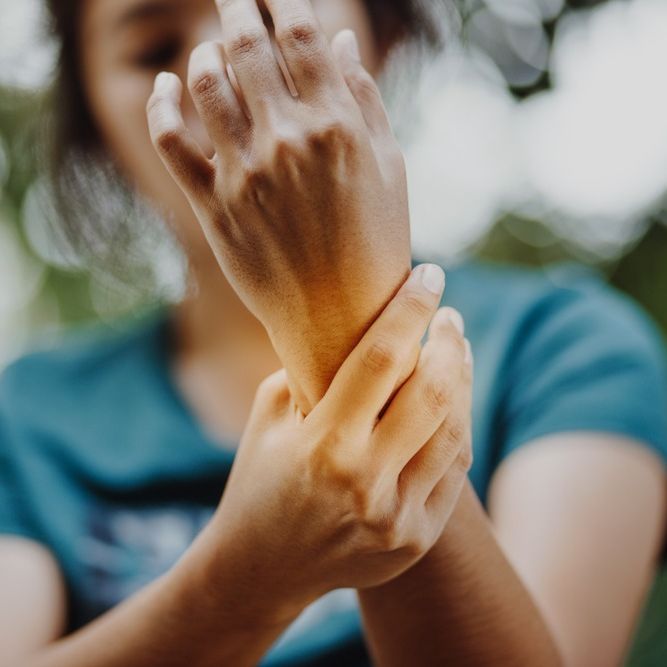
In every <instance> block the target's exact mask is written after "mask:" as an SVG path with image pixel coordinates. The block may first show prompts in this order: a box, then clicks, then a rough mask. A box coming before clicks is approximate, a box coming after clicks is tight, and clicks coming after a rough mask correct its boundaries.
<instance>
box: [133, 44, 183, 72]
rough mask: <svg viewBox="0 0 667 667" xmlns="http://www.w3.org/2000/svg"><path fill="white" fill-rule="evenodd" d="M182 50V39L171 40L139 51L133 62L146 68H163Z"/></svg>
mask: <svg viewBox="0 0 667 667" xmlns="http://www.w3.org/2000/svg"><path fill="white" fill-rule="evenodd" d="M180 50H181V43H180V41H178V40H171V41H169V42H164V43H162V44H158V45H157V46H153V47H151V48H149V49H146V50H145V51H143V52H141V53H139V54H138V55H137V56H135V57H134V58H133V62H134V64H135V65H136V66H138V67H141V68H144V69H162V68H164V67H166V66H167V65H169V64H171V63H172V62H173V61H174V60H175V59H176V58H177V56H178V54H179V53H180Z"/></svg>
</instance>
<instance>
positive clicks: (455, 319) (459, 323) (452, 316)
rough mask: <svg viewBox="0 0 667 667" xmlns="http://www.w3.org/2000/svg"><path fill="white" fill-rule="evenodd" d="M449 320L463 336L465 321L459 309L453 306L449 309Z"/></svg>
mask: <svg viewBox="0 0 667 667" xmlns="http://www.w3.org/2000/svg"><path fill="white" fill-rule="evenodd" d="M448 315H449V321H450V322H451V323H452V324H453V325H454V327H455V328H456V330H457V331H458V332H459V333H460V334H461V335H462V336H463V335H464V333H465V323H464V322H463V317H461V313H459V311H458V310H454V309H453V308H452V309H451V310H449V311H448Z"/></svg>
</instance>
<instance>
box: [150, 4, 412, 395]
mask: <svg viewBox="0 0 667 667" xmlns="http://www.w3.org/2000/svg"><path fill="white" fill-rule="evenodd" d="M217 4H218V9H219V13H220V17H221V23H222V49H223V50H224V56H225V59H226V61H227V62H228V64H229V66H230V67H231V69H232V70H233V73H234V77H232V78H231V79H230V76H229V75H228V72H227V70H226V66H225V63H224V62H223V58H222V55H221V49H220V45H219V44H216V43H204V44H202V45H200V46H199V47H197V48H196V49H195V50H194V51H193V53H192V56H191V61H190V69H189V89H190V94H191V95H192V98H193V100H194V102H195V105H196V107H197V110H198V113H199V115H200V117H201V119H202V121H203V123H204V125H205V126H206V128H207V131H208V133H209V135H210V138H211V141H212V143H213V145H214V147H215V155H214V157H213V158H212V159H208V158H207V157H206V156H205V155H204V154H203V152H202V151H201V149H200V148H199V146H198V145H197V144H196V142H195V141H194V139H193V138H192V137H191V135H190V134H189V133H188V130H187V129H186V127H185V125H184V122H183V118H182V115H181V111H180V98H181V95H182V85H181V82H180V80H179V78H178V77H177V76H176V75H174V74H167V73H162V74H160V75H159V76H158V78H157V80H156V87H155V91H154V93H153V95H152V97H151V99H150V100H149V103H148V118H149V125H150V130H151V135H152V139H153V142H154V145H155V147H156V149H157V151H158V153H159V154H160V156H161V157H162V159H163V161H164V164H165V165H166V167H167V169H168V170H169V171H170V173H171V174H172V176H173V177H174V179H175V180H176V181H177V183H178V184H179V186H180V187H181V188H182V189H183V191H184V193H185V194H186V196H187V197H188V199H189V201H190V203H191V205H192V207H193V209H194V211H195V213H196V215H197V217H198V219H199V221H200V223H201V225H202V227H203V229H204V232H205V234H206V236H207V238H208V241H209V243H210V245H211V248H212V249H213V251H214V253H215V255H216V257H217V260H218V262H219V264H220V266H221V268H222V270H223V272H224V273H225V276H226V277H227V279H228V280H229V282H230V284H231V285H232V286H233V287H234V288H235V290H236V291H237V293H238V294H239V295H240V297H241V299H242V300H243V301H244V303H245V305H246V306H247V307H248V308H249V310H250V311H251V312H252V313H253V314H254V315H255V316H256V317H257V318H258V319H259V320H260V321H261V322H262V323H263V324H264V326H265V327H266V328H267V330H268V332H269V334H270V335H271V338H272V341H273V343H274V346H275V347H276V350H277V352H278V354H279V355H280V356H281V359H282V362H283V364H284V365H285V367H286V369H287V370H288V373H289V374H290V377H292V376H294V375H296V374H297V373H294V372H292V371H294V370H295V367H299V368H297V369H296V370H298V374H299V375H300V376H302V377H303V376H306V375H308V374H309V373H310V374H311V375H320V376H321V382H320V386H319V389H320V390H321V391H320V395H319V396H312V397H311V398H314V399H319V398H320V397H321V395H322V394H323V393H324V390H325V389H326V387H327V386H328V385H329V383H330V381H331V379H332V378H333V375H334V374H335V372H336V371H337V370H338V368H339V367H340V365H341V364H342V362H343V360H344V359H345V358H346V357H347V355H348V354H349V353H350V352H351V350H352V348H353V347H354V345H355V344H356V343H357V342H358V341H359V339H360V338H361V336H362V335H363V333H364V332H365V331H366V330H367V329H368V327H369V326H370V324H371V323H372V322H373V321H374V320H375V319H376V318H377V316H378V315H379V313H380V312H381V310H382V309H383V308H384V306H385V305H386V304H387V303H388V302H389V300H390V299H391V297H392V296H393V295H394V294H395V292H396V290H397V289H398V287H399V286H400V285H401V283H402V282H403V280H404V279H405V278H406V277H407V275H408V273H409V270H410V238H409V237H410V232H409V214H408V204H407V186H406V176H405V167H404V161H403V157H402V154H401V151H400V149H399V146H398V143H397V141H396V139H395V138H394V136H393V133H392V131H391V128H390V125H389V121H388V119H387V115H386V112H385V109H384V106H383V103H382V99H381V96H380V93H379V91H378V88H377V86H376V84H375V82H374V81H373V79H372V77H371V76H370V75H369V74H368V72H366V70H365V69H364V68H363V66H362V64H361V62H360V61H359V57H358V49H357V46H356V39H355V37H354V34H353V33H352V32H351V31H343V32H341V33H339V34H338V35H337V37H336V38H335V39H334V41H333V44H332V45H331V46H330V45H329V42H328V40H327V38H326V36H325V35H324V33H323V32H322V30H321V28H320V26H319V24H318V23H317V20H316V18H315V16H314V14H313V10H312V7H311V5H310V2H309V1H308V0H267V2H266V4H267V6H268V9H269V10H270V12H271V15H272V18H273V24H274V26H275V42H276V43H277V47H278V49H279V51H280V53H281V54H282V58H283V59H284V62H285V67H286V69H287V70H288V71H289V77H290V78H291V79H292V81H293V83H294V86H295V88H296V92H298V97H294V96H293V95H292V94H291V93H290V90H289V87H288V85H287V83H286V80H287V77H286V76H285V74H284V72H283V71H281V66H280V65H279V63H278V60H277V59H276V57H275V55H274V51H273V47H272V37H271V35H270V33H269V31H268V30H267V28H266V27H265V25H264V21H263V19H262V16H261V14H260V12H259V10H258V8H257V5H256V1H255V0H226V1H224V2H223V1H222V0H219V1H218V3H217ZM233 79H235V80H236V83H237V85H233V83H232V81H233ZM304 360H305V361H304ZM304 364H306V365H307V366H308V367H307V368H306V369H304V368H303V367H304Z"/></svg>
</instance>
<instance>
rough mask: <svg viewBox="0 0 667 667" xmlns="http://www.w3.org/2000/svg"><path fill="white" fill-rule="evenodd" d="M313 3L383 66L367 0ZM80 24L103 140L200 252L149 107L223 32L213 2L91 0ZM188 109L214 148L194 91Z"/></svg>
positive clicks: (367, 58) (200, 137)
mask: <svg viewBox="0 0 667 667" xmlns="http://www.w3.org/2000/svg"><path fill="white" fill-rule="evenodd" d="M258 4H260V6H261V5H262V4H263V3H262V0H260V2H259V3H258ZM312 4H313V7H314V9H315V11H316V13H317V16H318V17H319V20H320V23H321V24H322V27H323V29H324V30H325V32H326V34H327V35H328V36H329V38H331V37H333V36H334V35H335V34H336V33H337V32H338V31H339V30H342V29H343V28H352V29H353V30H354V31H355V32H356V34H357V37H358V39H359V42H360V46H361V49H362V57H363V58H364V62H365V64H366V66H367V67H368V68H369V70H371V72H375V71H377V69H378V67H379V65H380V55H379V52H378V50H377V49H376V45H375V41H374V39H373V34H372V28H371V25H370V23H369V18H368V15H367V12H366V8H365V5H364V2H363V0H313V2H312ZM81 30H82V32H81V54H82V63H83V72H82V76H83V85H84V89H85V91H86V94H87V97H88V101H89V105H90V109H91V111H92V114H93V117H94V118H95V121H96V123H97V126H98V128H99V130H100V132H101V134H102V141H103V142H104V144H105V146H106V147H107V149H108V151H109V152H110V153H111V155H112V157H113V158H114V160H115V161H116V163H117V164H118V165H119V166H120V168H121V170H122V171H123V173H124V174H125V176H126V178H127V179H128V181H129V182H130V183H131V184H133V186H134V187H135V188H136V189H137V190H138V191H140V192H141V193H142V194H143V195H144V196H146V197H147V198H148V199H150V200H151V201H153V202H156V203H157V204H158V205H159V206H160V207H161V208H162V209H163V210H164V211H165V212H167V214H168V216H169V218H170V222H171V223H172V225H173V227H174V229H175V232H176V234H177V235H178V236H179V238H180V240H181V242H182V243H183V244H184V245H186V246H187V247H188V248H189V250H190V251H191V252H195V253H197V251H198V250H199V249H201V248H202V247H203V244H204V239H203V234H202V233H201V231H200V228H199V225H198V224H196V220H195V218H194V214H193V213H192V210H191V209H190V206H189V204H188V203H187V201H186V199H185V197H184V196H183V195H182V193H181V192H180V190H179V189H178V188H177V187H176V186H175V184H174V182H173V181H172V180H171V177H170V176H169V174H168V173H167V171H166V170H165V168H164V167H163V165H162V162H161V161H160V159H159V158H158V156H157V154H156V153H155V151H154V150H153V147H152V145H151V142H150V137H149V134H148V127H147V122H146V113H145V107H146V102H147V100H148V98H149V96H150V94H151V91H152V88H153V81H154V78H155V75H156V74H157V73H158V72H159V71H161V70H168V71H171V72H175V73H177V74H178V75H179V76H180V77H181V80H182V81H186V80H187V66H188V58H189V55H190V52H191V51H192V49H193V48H194V47H195V46H196V45H197V44H199V43H200V42H202V41H205V40H215V39H218V38H219V33H220V23H219V17H218V14H217V11H216V8H215V4H214V1H213V0H87V1H86V2H83V15H82V20H81ZM183 115H184V118H185V122H186V123H187V125H188V126H189V128H190V129H191V131H192V133H193V135H194V136H195V138H196V139H197V141H198V142H199V143H200V144H201V146H202V148H203V149H204V150H205V151H206V152H207V153H208V154H212V152H213V149H212V147H211V143H210V141H209V139H208V136H207V134H206V131H205V129H204V127H203V125H202V123H201V122H200V121H199V118H198V116H197V113H196V111H195V108H194V105H193V103H192V100H191V99H190V97H189V95H188V94H187V92H185V93H184V98H183Z"/></svg>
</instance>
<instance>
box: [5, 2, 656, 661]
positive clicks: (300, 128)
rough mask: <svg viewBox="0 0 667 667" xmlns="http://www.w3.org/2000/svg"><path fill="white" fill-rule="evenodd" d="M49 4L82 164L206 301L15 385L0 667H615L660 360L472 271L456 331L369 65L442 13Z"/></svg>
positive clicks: (652, 520) (400, 8)
mask: <svg viewBox="0 0 667 667" xmlns="http://www.w3.org/2000/svg"><path fill="white" fill-rule="evenodd" d="M50 4H51V7H52V10H53V12H54V16H55V17H56V25H57V26H58V29H59V33H60V36H61V38H62V40H63V57H62V59H61V67H62V72H61V79H60V85H61V86H62V90H63V91H64V93H65V95H64V99H65V100H66V101H67V103H68V104H69V105H70V106H69V107H65V108H64V111H63V113H64V115H65V119H66V120H67V119H69V125H67V123H66V124H65V130H68V131H64V132H63V136H64V137H67V138H68V141H69V148H70V149H71V150H70V155H76V156H77V157H78V159H79V160H81V159H83V157H84V156H85V155H88V156H91V155H95V154H98V155H99V154H100V153H103V154H106V155H108V156H109V157H110V158H111V159H112V160H113V162H114V164H115V165H116V166H117V167H118V169H119V170H120V171H121V173H122V174H123V176H124V179H125V181H126V182H127V183H128V184H129V185H130V186H131V187H132V188H134V189H136V190H137V191H138V192H140V193H141V194H142V195H143V196H144V197H146V198H148V199H150V200H151V201H153V202H154V203H155V205H156V206H157V207H159V208H160V209H162V210H163V212H164V213H165V215H166V216H167V217H168V219H170V220H171V222H172V226H173V229H174V233H175V234H176V235H177V237H178V238H179V240H180V242H181V244H182V245H183V247H184V249H185V252H186V253H187V255H188V259H189V265H190V268H191V274H192V280H193V282H195V283H196V285H197V289H196V290H192V292H191V293H190V295H189V296H188V298H186V299H185V300H184V302H183V303H182V304H180V305H179V306H178V307H176V308H174V309H173V311H172V312H170V313H169V314H168V317H158V318H157V319H154V320H151V321H150V322H148V323H145V324H143V325H142V326H140V327H137V328H135V329H133V330H132V331H130V332H127V333H125V334H122V335H117V336H115V337H112V338H109V337H108V336H107V337H100V336H99V335H98V336H94V335H91V336H88V337H85V338H84V339H81V338H78V339H77V340H76V341H74V342H73V343H70V344H67V345H66V346H64V347H62V348H60V349H58V350H55V351H52V352H48V353H39V354H35V355H32V356H30V357H27V358H25V359H23V360H21V361H19V362H17V363H16V364H14V365H13V366H12V367H11V368H10V369H8V370H7V371H6V372H5V374H4V376H3V380H2V384H1V387H0V392H1V393H0V418H1V420H0V434H1V436H2V439H1V441H0V442H1V448H0V476H1V477H0V479H1V480H2V485H1V486H0V488H1V489H2V490H1V491H0V493H1V495H0V530H1V531H2V533H3V534H4V535H5V537H4V538H2V540H1V541H0V564H1V565H0V573H1V574H0V577H1V578H2V580H1V582H0V585H1V586H2V590H3V596H2V599H1V600H0V617H1V619H2V622H0V633H2V634H1V636H0V639H1V641H0V645H1V646H2V649H1V650H2V651H3V653H2V657H3V660H4V662H5V663H6V664H16V663H17V662H19V664H28V665H54V666H59V665H68V666H72V665H88V664H95V665H172V664H173V665H181V664H184V663H186V662H188V663H193V664H202V665H207V664H230V665H245V664H248V665H251V664H256V663H257V662H259V661H260V660H264V659H265V664H267V665H290V664H313V665H325V664H337V665H340V664H368V663H369V660H370V658H369V657H368V655H367V654H366V648H365V645H366V646H367V648H368V649H369V650H370V654H371V655H372V658H373V661H374V664H378V665H383V666H384V665H412V664H417V665H439V664H445V663H450V664H475V665H478V664H494V665H497V664H539V665H547V664H558V663H561V662H564V663H566V664H573V665H579V664H581V665H595V664H604V665H607V664H615V663H617V662H619V661H620V660H621V659H622V657H623V654H624V651H625V648H626V645H627V642H628V640H629V637H630V636H631V632H632V629H633V626H634V623H635V621H636V619H637V614H638V611H639V609H640V605H641V602H642V599H643V597H644V594H645V591H646V588H647V586H648V584H649V582H650V580H651V576H652V573H653V571H654V568H655V565H656V562H657V559H658V556H659V552H660V547H661V545H662V541H663V537H664V535H663V525H664V510H665V497H664V491H665V485H664V481H665V479H664V460H665V457H666V456H667V425H666V424H665V405H667V397H666V396H665V386H666V384H667V381H666V379H665V372H664V360H663V358H662V353H661V351H660V347H659V342H658V340H657V337H656V335H655V333H654V332H653V331H652V329H651V327H650V326H649V325H647V323H646V322H645V321H644V319H643V318H642V317H641V315H639V314H638V313H637V312H636V311H635V309H634V308H633V307H632V306H630V305H629V304H627V303H626V302H625V301H623V300H622V299H621V298H620V297H618V296H616V295H614V294H611V293H610V292H608V291H607V290H606V288H604V287H601V286H600V285H599V284H597V282H596V281H595V280H593V279H581V278H578V279H575V278H572V279H571V280H570V282H569V283H567V285H566V286H564V287H561V288H554V287H552V286H550V285H549V284H547V282H546V281H545V280H543V279H542V278H540V277H538V276H536V275H532V274H530V273H520V272H507V271H501V270H499V269H493V268H485V267H478V266H468V267H464V268H461V269H457V270H455V271H452V272H450V273H449V275H448V281H447V282H448V285H447V295H446V302H447V303H448V304H449V306H455V307H456V308H457V309H458V310H453V309H452V308H451V307H449V308H444V309H441V310H439V311H438V313H437V315H435V317H434V314H435V313H436V310H437V309H438V305H439V304H440V302H441V299H442V294H443V290H444V276H443V273H442V271H441V269H439V268H438V267H436V266H433V265H422V266H420V267H417V268H416V269H415V270H413V271H410V255H409V230H408V219H407V212H406V211H407V205H406V199H407V197H406V194H405V176H404V171H403V165H402V160H401V156H400V151H399V150H398V148H397V146H396V143H395V140H394V138H393V136H392V134H391V130H390V128H389V123H388V121H387V118H386V115H385V112H384V108H383V106H382V103H381V100H380V97H379V93H378V90H377V88H376V86H375V84H374V83H373V80H372V79H371V77H370V75H369V74H368V73H367V71H366V70H365V69H364V67H363V66H362V64H361V63H362V61H363V62H364V63H365V64H366V65H367V67H368V68H369V70H370V71H371V72H372V73H379V71H380V70H381V67H382V65H383V62H384V60H385V58H386V56H387V54H388V52H389V51H390V50H391V49H392V48H393V47H395V46H396V45H397V44H398V43H400V42H406V41H409V40H419V39H424V38H425V37H428V36H429V32H430V31H429V24H428V22H425V21H424V19H423V17H424V16H425V14H424V13H423V12H424V8H423V7H422V5H420V4H419V3H416V2H414V3H413V2H409V1H407V0H405V1H401V0H394V1H393V2H386V1H385V2H375V1H371V0H368V1H367V2H363V0H345V1H342V0H341V1H339V2H336V3H331V2H327V1H326V0H322V2H318V1H315V2H313V3H312V5H311V3H310V2H308V1H306V0H266V2H265V3H259V5H260V6H259V7H258V5H257V4H256V3H255V2H254V0H220V1H219V2H218V3H217V13H216V7H214V6H213V4H212V3H211V2H210V0H187V1H184V0H181V1H180V2H174V1H172V0H121V1H119V0H87V1H86V2H81V1H77V0H69V1H67V0H51V3H50ZM436 4H437V3H433V6H435V5H436ZM320 26H321V27H320ZM267 27H268V29H267ZM347 28H352V29H353V30H354V33H352V32H350V31H349V30H345V29H347ZM354 34H356V36H357V39H358V42H357V39H355V37H354ZM431 37H433V35H431ZM211 39H212V40H215V41H214V42H210V41H209V42H206V41H204V40H211ZM202 42H203V43H202ZM330 44H331V46H330ZM195 47H196V48H195ZM193 49H194V50H193ZM190 54H192V55H190ZM162 70H168V71H169V72H171V73H167V72H164V73H160V72H161V71H162ZM174 72H175V73H177V75H178V76H177V75H175V74H174ZM158 73H160V74H159V76H157V77H156V75H158ZM186 79H187V81H188V89H189V91H188V94H186V93H184V91H183V85H182V83H181V82H182V81H184V80H186ZM145 108H147V110H148V125H149V127H150V135H149V131H148V130H147V128H146V118H145V115H144V109H145ZM151 138H152V140H153V143H154V146H155V148H156V151H153V150H152V149H151V145H150V141H151ZM65 166H66V165H65V163H64V162H63V169H64V168H65ZM78 168H79V172H78V173H80V172H81V169H80V168H81V165H80V164H78ZM61 176H62V175H61ZM172 178H173V179H174V180H175V181H176V183H177V185H178V187H176V186H175V185H174V180H172ZM62 180H66V179H65V178H64V177H62V179H61V185H62ZM70 182H71V181H70ZM73 194H74V195H75V196H83V194H84V193H78V195H77V194H76V193H73ZM93 220H94V219H93V218H91V224H92V223H93ZM202 232H203V233H202ZM406 278H407V280H406ZM564 280H565V278H564ZM458 311H460V312H461V314H462V315H463V317H461V315H459V313H458ZM430 320H432V323H431V326H430V333H429V339H428V342H427V343H426V345H425V346H424V347H423V348H422V349H421V350H419V348H418V346H419V341H420V340H421V338H422V335H423V333H424V331H425V330H426V328H427V326H428V323H429V321H430ZM463 320H465V322H466V325H465V326H466V331H465V334H464V325H463ZM464 335H465V336H467V338H468V339H469V340H470V341H471V343H472V348H473V349H474V350H475V358H476V362H475V366H476V369H475V375H476V380H475V393H474V400H473V402H472V410H471V405H470V403H471V396H470V390H471V384H472V356H471V352H470V346H469V344H466V342H465V339H464ZM281 367H284V369H285V370H284V371H280V370H279V369H280V368H281ZM267 376H270V377H269V379H268V380H266V381H264V382H261V381H262V379H263V378H265V377H267ZM260 382H261V385H260ZM258 385H259V386H260V389H259V391H257V387H258ZM251 408H252V409H251ZM471 435H472V436H473V437H471ZM239 440H240V443H241V444H240V447H239V450H238V455H237V456H236V461H235V464H234V468H233V470H232V471H231V474H230V469H231V464H232V460H233V459H234V453H233V452H234V449H235V448H236V443H237V442H238V441H239ZM472 440H474V443H475V447H474V453H475V456H474V465H472V467H471V464H472V456H471V448H470V443H471V441H472ZM468 473H469V475H468ZM228 475H229V481H228V482H227V483H226V484H225V482H226V480H227V477H228ZM468 477H469V481H468ZM223 486H224V487H225V491H224V494H223V497H222V500H219V498H220V494H221V492H222V490H223ZM478 498H479V499H481V501H482V503H483V504H484V506H485V509H486V512H485V511H484V509H483V508H482V504H480V502H479V500H478ZM195 538H196V539H195ZM332 591H333V592H332ZM121 603H122V604H121ZM359 608H360V610H361V613H362V615H363V619H364V626H363V631H362V627H361V623H360V614H359ZM297 619H298V620H297ZM93 621H94V622H93ZM285 633H286V634H285ZM364 639H365V642H364ZM264 656H266V657H265V658H264Z"/></svg>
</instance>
